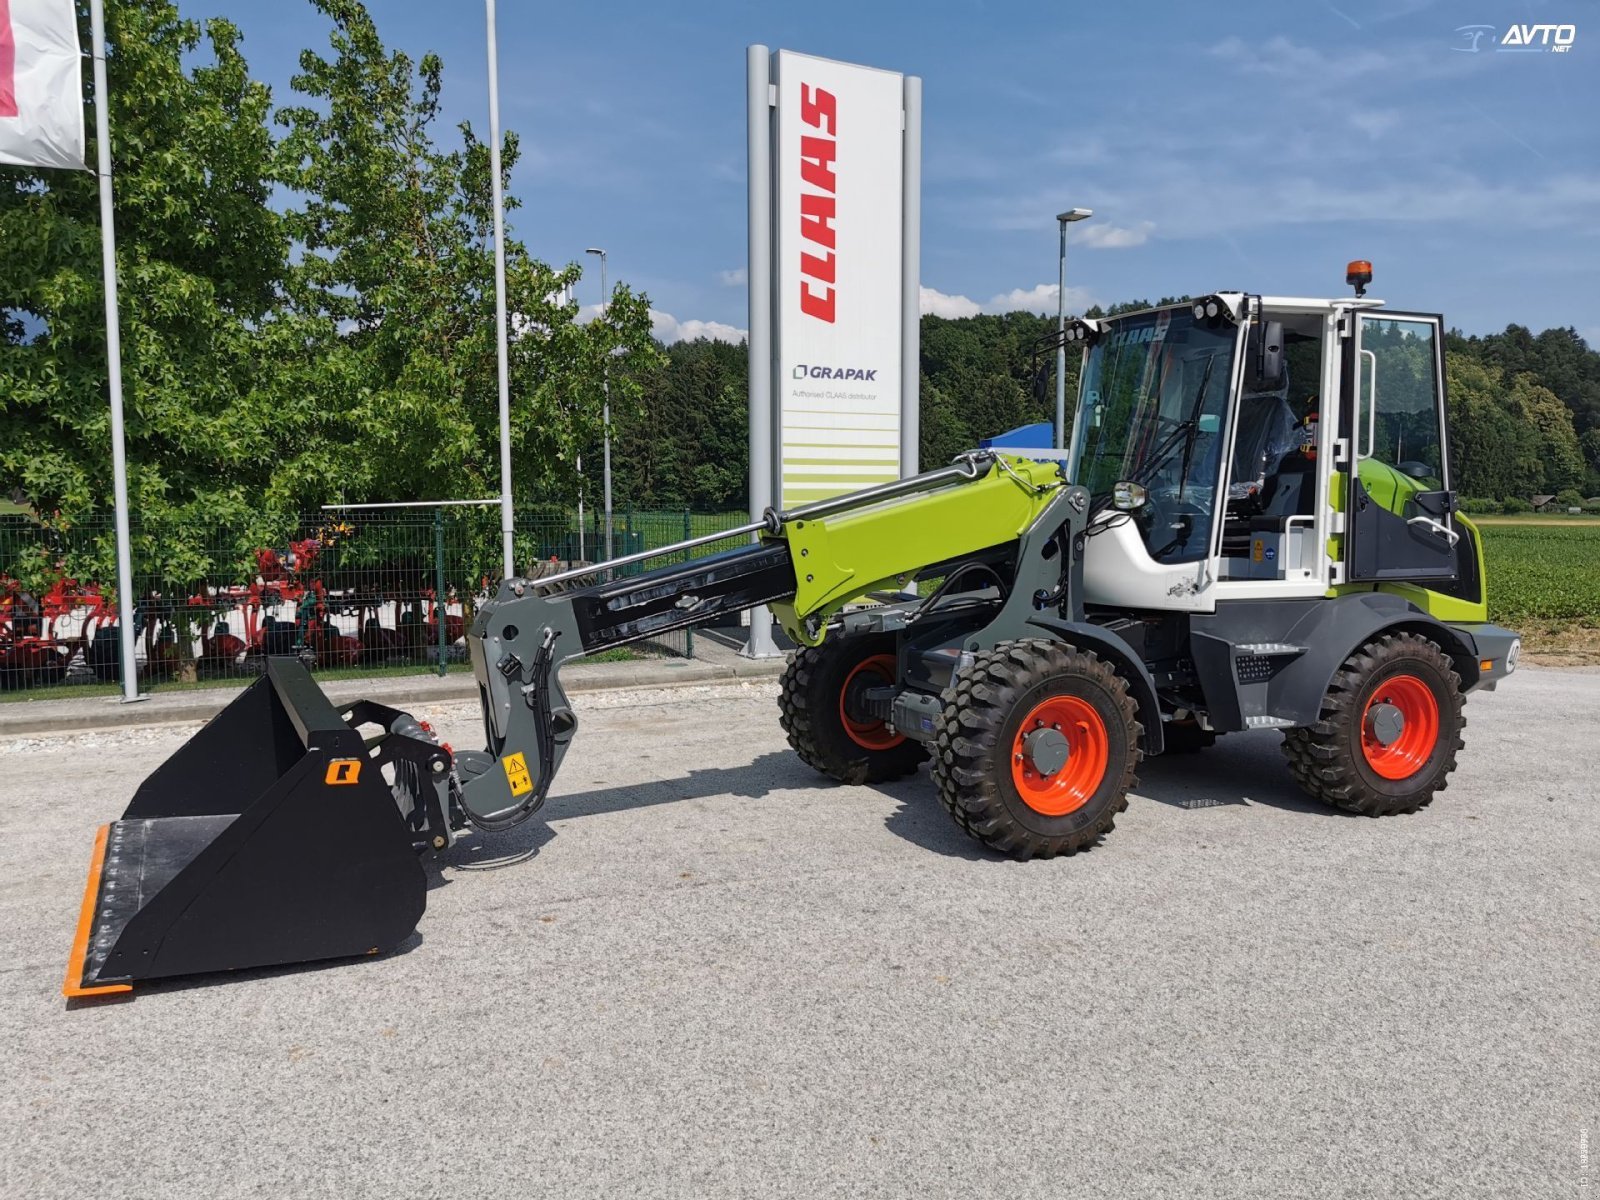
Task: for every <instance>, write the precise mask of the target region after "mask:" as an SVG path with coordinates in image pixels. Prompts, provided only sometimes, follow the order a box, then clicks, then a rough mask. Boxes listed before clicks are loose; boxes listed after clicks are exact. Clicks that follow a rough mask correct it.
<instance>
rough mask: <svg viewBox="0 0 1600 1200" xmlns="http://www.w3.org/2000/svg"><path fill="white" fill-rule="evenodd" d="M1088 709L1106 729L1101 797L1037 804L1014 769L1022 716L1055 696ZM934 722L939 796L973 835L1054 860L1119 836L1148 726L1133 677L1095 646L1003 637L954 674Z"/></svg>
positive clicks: (1019, 853)
mask: <svg viewBox="0 0 1600 1200" xmlns="http://www.w3.org/2000/svg"><path fill="white" fill-rule="evenodd" d="M1057 696H1060V697H1071V698H1073V699H1075V700H1079V701H1082V702H1084V703H1085V704H1087V705H1088V706H1090V707H1091V708H1092V709H1093V710H1094V713H1095V714H1096V715H1097V716H1098V718H1099V721H1100V723H1101V725H1102V726H1103V730H1104V734H1105V749H1106V754H1105V765H1104V769H1103V771H1102V772H1101V774H1100V776H1099V780H1098V785H1097V786H1096V787H1095V788H1094V790H1093V793H1092V794H1091V795H1089V796H1088V797H1087V798H1086V799H1084V800H1083V802H1082V803H1081V804H1079V806H1078V807H1076V808H1074V809H1073V810H1072V811H1070V812H1065V813H1060V814H1058V815H1049V814H1046V813H1044V812H1041V811H1039V810H1037V809H1035V808H1034V807H1033V806H1032V805H1030V804H1029V803H1028V801H1027V800H1025V799H1024V798H1023V796H1022V794H1021V792H1020V791H1019V789H1018V786H1017V783H1016V780H1015V778H1014V774H1013V757H1014V746H1015V743H1016V741H1017V738H1018V736H1019V734H1020V733H1021V732H1022V723H1023V721H1024V719H1025V718H1026V717H1027V716H1028V715H1029V713H1030V712H1032V711H1033V710H1034V709H1035V707H1036V706H1037V705H1038V704H1040V703H1041V702H1043V701H1046V700H1048V699H1050V698H1051V697H1057ZM943 700H944V710H943V712H942V713H941V714H940V716H939V717H938V718H937V720H936V723H935V726H934V743H933V745H934V756H933V766H932V768H931V769H932V772H933V779H934V782H935V784H937V785H938V789H939V799H940V800H941V801H942V802H943V804H944V806H945V808H947V809H948V810H949V812H950V815H951V816H952V817H954V818H955V821H956V824H957V825H959V826H961V828H962V829H963V830H965V831H966V832H967V833H968V834H969V835H970V836H972V837H974V838H976V839H977V840H978V841H980V842H982V843H983V844H984V845H985V846H988V847H989V848H990V849H991V850H997V851H999V852H1000V853H1002V854H1008V855H1010V856H1011V857H1013V858H1018V859H1029V858H1053V857H1055V856H1056V855H1058V854H1075V853H1077V852H1078V851H1080V850H1086V849H1088V848H1089V847H1090V846H1093V845H1094V844H1095V843H1096V842H1098V841H1099V840H1100V839H1101V838H1102V837H1104V836H1105V835H1106V834H1108V833H1110V832H1111V829H1112V827H1113V826H1114V825H1115V823H1116V817H1117V814H1118V813H1119V812H1122V811H1123V810H1125V809H1126V808H1127V807H1128V790H1129V789H1130V788H1132V787H1133V786H1134V785H1135V784H1136V783H1137V782H1138V781H1137V780H1136V779H1135V778H1134V770H1135V769H1136V768H1137V767H1138V765H1139V760H1140V758H1141V757H1142V753H1143V752H1142V751H1141V749H1140V745H1139V741H1140V737H1141V735H1142V734H1143V727H1142V726H1141V725H1140V724H1139V720H1138V709H1137V707H1136V706H1135V704H1134V700H1133V696H1132V695H1131V694H1130V693H1129V691H1128V685H1127V682H1126V681H1125V680H1124V679H1123V678H1122V677H1121V676H1119V675H1118V674H1117V673H1116V671H1114V670H1113V669H1112V667H1111V665H1110V664H1109V663H1107V662H1105V661H1104V660H1103V659H1101V658H1099V657H1098V656H1096V655H1095V654H1093V653H1091V652H1089V651H1087V650H1078V649H1075V648H1073V647H1071V646H1066V645H1063V644H1062V643H1060V642H1055V641H1050V640H1046V639H1029V640H1025V641H1015V642H1002V643H1000V644H999V645H997V646H995V647H994V649H992V650H988V651H985V652H984V653H982V654H979V655H978V656H977V658H976V659H975V661H974V662H973V664H972V665H971V666H970V667H968V668H966V669H965V670H963V671H960V672H958V673H957V674H956V676H955V678H954V679H953V680H952V681H951V683H950V687H949V688H948V689H946V691H945V692H944V695H943Z"/></svg>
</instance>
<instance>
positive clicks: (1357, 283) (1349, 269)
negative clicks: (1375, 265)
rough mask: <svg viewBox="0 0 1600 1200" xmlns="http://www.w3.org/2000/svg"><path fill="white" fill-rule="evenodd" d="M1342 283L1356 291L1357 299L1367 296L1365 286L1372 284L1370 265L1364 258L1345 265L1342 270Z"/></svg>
mask: <svg viewBox="0 0 1600 1200" xmlns="http://www.w3.org/2000/svg"><path fill="white" fill-rule="evenodd" d="M1344 281H1345V282H1346V283H1348V284H1349V285H1350V286H1351V287H1353V288H1355V289H1356V296H1357V297H1358V298H1359V297H1361V296H1365V295H1366V294H1367V284H1369V283H1371V282H1372V264H1371V263H1369V262H1368V261H1367V260H1366V259H1364V258H1358V259H1356V260H1355V261H1354V262H1351V263H1347V264H1346V265H1345V268H1344Z"/></svg>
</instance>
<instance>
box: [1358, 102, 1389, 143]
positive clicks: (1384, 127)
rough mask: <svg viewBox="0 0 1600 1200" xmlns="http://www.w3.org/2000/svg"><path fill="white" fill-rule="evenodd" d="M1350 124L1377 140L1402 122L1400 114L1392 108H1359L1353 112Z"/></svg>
mask: <svg viewBox="0 0 1600 1200" xmlns="http://www.w3.org/2000/svg"><path fill="white" fill-rule="evenodd" d="M1350 124H1351V126H1352V127H1353V128H1355V129H1356V130H1358V131H1360V132H1361V133H1364V134H1366V135H1367V136H1368V137H1369V138H1371V139H1372V140H1373V141H1377V140H1378V139H1379V138H1381V137H1382V136H1383V135H1384V134H1386V133H1388V132H1389V130H1391V129H1393V128H1394V127H1395V126H1396V125H1398V124H1400V114H1399V113H1398V112H1396V111H1395V110H1394V109H1392V108H1375V109H1363V108H1358V109H1355V110H1354V111H1353V112H1351V114H1350Z"/></svg>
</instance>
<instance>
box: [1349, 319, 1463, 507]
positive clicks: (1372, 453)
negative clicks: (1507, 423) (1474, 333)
mask: <svg viewBox="0 0 1600 1200" xmlns="http://www.w3.org/2000/svg"><path fill="white" fill-rule="evenodd" d="M1436 336H1437V327H1436V326H1435V325H1434V324H1433V323H1432V322H1431V321H1407V320H1385V319H1381V318H1374V317H1369V318H1367V319H1366V320H1365V322H1364V324H1363V327H1362V333H1361V352H1362V353H1361V357H1362V361H1361V363H1360V364H1359V374H1358V378H1359V380H1360V392H1359V395H1360V404H1359V407H1358V409H1357V415H1356V431H1355V433H1356V446H1357V448H1358V450H1359V453H1360V456H1361V457H1362V458H1374V459H1377V460H1378V461H1379V462H1381V463H1383V464H1385V465H1386V466H1390V467H1393V468H1394V469H1395V470H1396V471H1399V472H1400V474H1402V475H1406V476H1409V477H1410V478H1412V479H1415V480H1417V481H1418V482H1419V483H1422V484H1424V485H1425V486H1427V487H1430V488H1442V487H1444V485H1445V483H1444V477H1443V467H1442V465H1441V464H1442V462H1443V454H1442V452H1441V449H1440V444H1441V438H1440V429H1439V420H1440V414H1439V403H1438V395H1439V390H1438V388H1439V381H1438V375H1437V370H1438V366H1437V364H1438V361H1439V360H1438V353H1437V351H1438V347H1437V346H1435V345H1434V339H1435V337H1436ZM1374 395H1376V402H1374Z"/></svg>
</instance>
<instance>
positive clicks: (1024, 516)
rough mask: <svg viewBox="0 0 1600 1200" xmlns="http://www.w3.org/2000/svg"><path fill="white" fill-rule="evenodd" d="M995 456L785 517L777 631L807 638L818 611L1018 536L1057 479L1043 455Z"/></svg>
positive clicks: (817, 635) (812, 639) (822, 619)
mask: <svg viewBox="0 0 1600 1200" xmlns="http://www.w3.org/2000/svg"><path fill="white" fill-rule="evenodd" d="M1003 462H1004V464H1005V467H1002V466H1000V465H999V464H998V462H997V464H996V465H995V466H992V467H990V468H989V470H988V471H987V473H985V474H984V475H981V476H979V477H977V478H975V479H970V480H953V481H951V482H950V483H947V484H944V485H941V486H939V487H936V488H933V489H930V490H929V491H926V492H917V493H913V494H911V495H908V496H897V497H891V498H889V499H886V500H883V501H881V502H879V503H876V504H870V505H866V506H864V507H861V508H852V509H846V510H844V511H841V512H837V513H832V514H829V515H827V516H819V517H814V518H801V519H797V520H792V521H789V522H787V523H786V524H785V525H784V527H783V534H782V536H783V537H784V538H785V539H786V540H787V541H788V543H789V551H790V554H791V555H792V556H793V560H794V572H795V594H794V598H793V599H792V600H788V601H782V602H775V603H774V604H773V605H772V611H773V614H774V615H775V616H776V617H777V618H778V621H779V622H780V623H781V624H782V625H783V629H784V632H785V633H787V634H788V635H789V636H790V637H791V638H793V639H794V640H795V641H796V642H798V643H799V644H801V645H806V646H814V645H816V644H818V643H819V642H821V640H822V637H823V628H822V626H823V625H824V624H825V623H826V620H827V618H828V617H830V616H832V615H833V614H834V613H836V612H838V611H839V610H840V609H842V608H843V607H844V606H845V605H846V604H849V603H850V602H851V601H852V600H857V599H860V598H861V597H862V596H864V595H866V594H867V593H868V592H873V591H879V590H883V589H886V588H896V587H901V586H904V585H905V584H906V583H908V582H909V581H910V580H911V578H912V577H913V576H914V575H916V574H917V572H919V571H921V570H923V569H925V568H927V567H930V566H933V565H934V564H935V563H942V562H947V561H949V560H950V559H954V558H961V557H963V556H965V555H968V554H973V553H976V552H977V551H979V550H987V549H989V548H990V547H992V546H1001V545H1004V544H1005V543H1007V542H1010V541H1014V540H1015V539H1016V538H1018V537H1020V536H1021V535H1022V534H1023V533H1024V532H1025V531H1026V530H1027V529H1028V527H1029V526H1031V525H1032V524H1033V522H1034V521H1035V520H1036V519H1037V518H1038V516H1039V514H1040V513H1041V512H1043V511H1044V509H1045V508H1046V506H1048V505H1049V503H1050V502H1051V501H1052V500H1053V499H1055V497H1056V494H1057V489H1058V488H1059V487H1060V486H1061V483H1062V481H1061V477H1060V476H1059V475H1058V474H1057V472H1056V468H1055V465H1054V464H1053V463H1039V462H1033V461H1031V460H1029V459H1024V458H1011V457H1009V456H1005V457H1004V458H1003ZM1006 468H1009V470H1008V469H1006ZM808 625H809V629H808Z"/></svg>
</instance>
